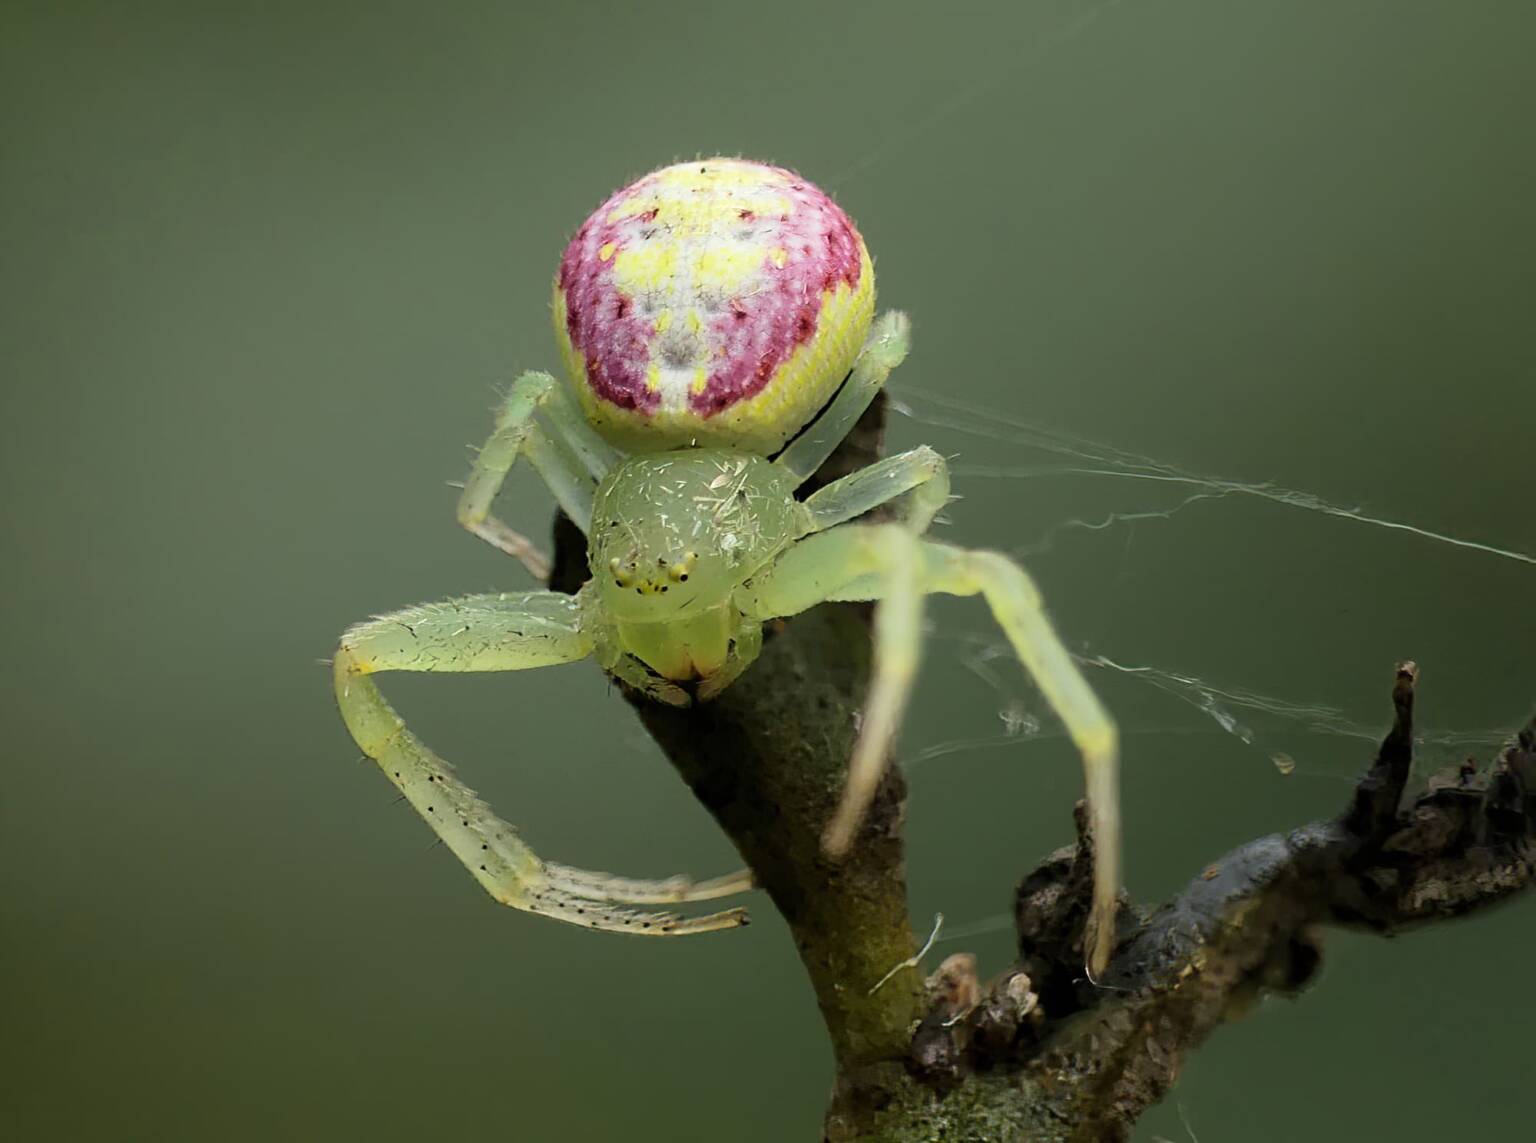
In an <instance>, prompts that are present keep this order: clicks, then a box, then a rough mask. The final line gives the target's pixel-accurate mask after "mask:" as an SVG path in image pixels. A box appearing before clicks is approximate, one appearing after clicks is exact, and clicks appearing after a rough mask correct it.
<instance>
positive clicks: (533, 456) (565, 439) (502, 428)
mask: <svg viewBox="0 0 1536 1143" xmlns="http://www.w3.org/2000/svg"><path fill="white" fill-rule="evenodd" d="M541 411H542V412H543V413H544V415H545V416H546V417H547V418H548V420H549V423H550V426H551V427H550V428H549V429H546V428H545V427H544V426H543V425H542V424H540V423H539V422H538V421H536V420H534V414H535V413H537V412H541ZM520 455H521V456H525V457H527V458H528V462H529V463H530V464H532V465H533V467H534V469H535V470H536V471H537V472H538V474H539V476H540V477H542V478H543V480H544V483H545V484H546V485H547V486H548V487H549V490H550V492H552V493H553V494H554V497H555V499H556V500H557V501H558V502H559V504H560V507H561V508H562V509H564V510H565V514H566V515H567V516H569V517H570V518H571V519H572V520H574V521H576V523H577V524H578V525H579V526H580V528H581V530H582V531H583V532H585V531H586V530H587V527H588V525H589V524H590V523H591V520H592V493H593V489H594V487H595V483H596V481H598V480H601V479H602V477H603V476H604V475H606V474H607V471H608V469H609V468H610V467H611V466H612V465H613V462H614V459H615V455H616V454H615V453H614V451H613V449H612V448H611V447H609V445H607V444H606V443H605V442H604V441H603V440H602V438H601V437H599V436H598V435H597V433H596V432H595V431H593V429H592V427H591V426H590V425H588V424H587V423H586V421H585V419H583V417H582V416H581V413H580V411H579V410H578V409H577V408H576V403H575V402H574V401H573V400H572V399H571V396H570V394H569V393H568V392H567V391H566V389H565V387H564V386H563V385H561V384H560V383H559V382H557V381H556V380H555V379H554V378H553V377H551V376H550V375H549V374H548V373H524V374H523V375H522V376H520V377H519V378H518V379H517V380H516V381H514V382H513V383H512V388H511V389H510V390H508V392H507V395H506V397H505V398H504V399H503V400H502V403H501V408H500V409H499V411H498V412H497V415H496V429H495V431H494V432H492V433H491V437H490V439H489V440H487V441H486V442H485V447H484V448H482V449H481V450H480V455H479V457H478V458H476V460H475V464H474V468H472V469H471V470H470V474H469V479H468V480H466V481H465V482H464V492H463V495H461V496H460V497H459V506H458V520H459V523H460V524H462V525H463V526H464V527H465V528H467V529H469V530H470V531H471V532H473V533H474V534H475V535H477V536H479V537H480V538H481V539H482V540H485V541H486V542H487V543H489V544H491V545H493V546H494V547H497V548H500V549H501V550H502V551H504V552H506V553H507V554H508V555H509V556H513V557H515V558H517V559H518V560H520V561H521V562H522V564H523V566H524V567H526V568H527V569H528V570H529V572H531V573H532V574H533V575H534V576H535V577H537V578H538V579H541V580H542V579H547V578H548V576H549V557H548V556H546V555H545V554H544V553H543V552H542V551H540V550H539V548H538V547H537V545H535V544H534V543H533V541H531V540H530V539H528V537H526V536H524V535H522V534H521V533H519V532H516V531H514V530H513V529H512V528H510V527H509V526H508V525H507V524H505V523H503V522H502V521H501V520H499V519H497V518H496V517H495V516H492V515H491V502H492V501H494V500H495V499H496V494H497V493H498V492H500V491H501V485H502V482H503V481H504V480H505V479H506V476H507V473H508V471H510V470H511V468H512V464H513V462H514V461H515V460H517V458H518V456H520Z"/></svg>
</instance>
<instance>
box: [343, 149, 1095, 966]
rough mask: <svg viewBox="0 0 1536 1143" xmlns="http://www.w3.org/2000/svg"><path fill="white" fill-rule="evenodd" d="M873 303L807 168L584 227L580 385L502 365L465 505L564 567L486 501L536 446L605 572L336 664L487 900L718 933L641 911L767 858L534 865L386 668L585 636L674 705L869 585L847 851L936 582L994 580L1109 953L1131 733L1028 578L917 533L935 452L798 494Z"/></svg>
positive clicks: (574, 278)
mask: <svg viewBox="0 0 1536 1143" xmlns="http://www.w3.org/2000/svg"><path fill="white" fill-rule="evenodd" d="M873 306H874V271H873V267H872V266H871V264H870V259H869V254H868V251H867V250H866V249H865V247H864V241H863V239H862V238H861V237H860V236H859V233H858V231H857V230H856V229H854V227H853V224H852V223H851V222H849V221H848V218H847V216H846V215H844V214H843V212H842V211H841V210H840V209H839V208H838V207H837V206H836V204H835V203H833V202H832V201H831V199H829V198H828V197H827V196H826V195H825V194H823V193H822V192H821V191H819V190H817V189H816V188H815V187H814V186H812V185H811V184H810V183H808V182H806V181H805V180H804V179H801V178H800V177H799V176H798V175H795V174H793V173H791V172H789V171H785V170H782V169H780V168H778V167H771V166H766V165H764V164H760V163H751V162H746V161H744V160H739V159H706V160H701V161H696V162H693V163H684V164H679V165H678V166H675V167H668V168H666V169H664V170H661V171H657V172H655V173H654V174H651V175H647V176H646V177H645V178H643V179H641V180H639V181H638V182H636V183H634V184H632V185H630V186H628V187H626V188H624V189H623V190H621V191H619V192H617V193H616V194H614V195H613V196H612V197H611V198H610V199H609V200H608V201H607V202H606V203H604V204H603V206H601V207H600V208H599V209H598V210H597V212H596V213H594V214H593V215H592V216H591V217H590V218H589V219H588V220H587V221H586V223H584V224H583V225H582V227H581V228H580V229H579V230H578V231H577V233H576V236H575V237H574V238H573V239H572V240H571V243H570V245H569V246H568V247H567V249H566V252H565V256H564V258H563V259H562V260H561V265H560V272H559V275H558V276H557V278H556V282H555V322H556V329H557V331H558V335H559V339H560V343H561V347H562V351H563V354H564V356H565V359H566V364H567V373H568V378H569V386H565V385H561V384H560V383H558V382H557V381H555V379H554V378H552V377H550V376H549V375H548V374H544V373H525V374H523V375H522V376H521V377H519V378H518V379H517V381H516V382H514V383H513V385H512V388H511V390H510V391H509V393H508V394H507V397H506V399H505V400H504V401H503V403H502V406H501V409H500V412H499V414H498V416H497V421H496V431H495V432H494V433H493V434H492V435H491V438H490V440H488V441H487V442H486V445H485V448H484V449H482V450H481V453H480V457H479V459H478V461H477V462H476V464H475V467H474V470H473V471H472V472H471V474H470V478H469V480H468V481H467V482H466V484H465V488H464V494H463V496H462V497H461V499H460V501H459V520H460V522H461V523H462V524H463V525H464V526H465V527H467V528H468V529H469V530H470V531H472V532H474V533H475V534H476V535H478V536H480V537H482V538H484V539H486V540H488V541H489V542H491V543H492V544H494V545H496V546H497V547H499V548H501V549H502V550H503V551H505V552H507V553H509V554H511V555H513V556H516V557H517V558H518V559H520V560H521V561H522V562H523V563H524V564H525V565H526V566H527V567H528V568H529V570H530V571H532V572H533V574H534V575H535V576H538V577H539V578H543V577H544V576H545V575H547V572H548V561H547V560H546V559H545V558H544V557H543V555H542V554H541V553H539V552H538V550H537V549H536V548H535V547H534V545H532V544H531V543H530V542H529V541H528V540H527V539H526V538H524V537H522V536H520V535H518V534H517V533H516V532H514V531H513V530H512V529H511V528H509V527H507V525H505V524H504V523H502V522H501V521H500V520H498V519H497V518H496V517H495V516H493V515H491V511H490V509H491V503H492V501H493V500H494V498H495V496H496V493H497V491H498V490H499V489H500V487H501V483H502V480H503V478H504V477H505V476H506V474H507V472H508V470H509V469H510V468H511V467H512V464H513V462H514V461H515V460H516V459H517V458H518V457H519V456H521V457H524V458H525V459H527V460H528V461H529V463H531V464H532V465H533V467H534V468H535V469H536V470H537V471H538V473H539V475H540V476H541V477H542V478H543V479H544V481H545V483H546V484H547V485H548V486H549V488H550V491H551V492H552V493H553V494H554V496H555V499H556V501H557V502H558V503H559V505H560V507H561V508H562V509H564V511H565V512H566V514H567V515H568V516H570V518H571V519H572V520H573V521H575V522H576V524H577V525H579V526H580V527H581V528H582V530H583V531H584V532H585V533H586V534H587V537H588V543H589V561H590V566H591V568H592V576H593V578H592V579H591V581H589V582H588V583H587V584H586V585H585V586H584V587H583V588H582V590H581V591H580V593H578V595H577V596H575V597H574V598H573V597H570V596H565V595H559V594H556V593H553V592H548V591H521V592H501V593H495V594H491V595H478V596H468V597H465V598H461V599H456V600H450V601H448V602H445V603H437V604H427V605H423V606H420V607H413V608H407V609H406V610H404V611H400V612H396V613H394V614H391V615H385V616H381V617H380V618H378V619H374V620H371V621H370V622H367V623H363V624H359V625H358V626H356V627H353V628H351V629H350V630H349V631H347V632H346V634H345V635H343V636H342V641H341V647H340V649H339V650H338V651H337V654H336V660H335V679H336V692H337V696H338V700H339V702H340V705H341V711H342V715H343V717H344V718H345V720H346V722H347V726H348V728H349V729H350V730H351V732H352V735H353V737H354V738H355V739H356V740H357V742H358V743H359V745H361V746H362V748H363V751H364V752H365V753H366V754H367V755H368V756H369V757H371V758H373V759H375V760H377V761H378V763H379V765H380V766H381V767H382V768H383V770H384V771H385V773H386V774H388V775H389V777H390V778H391V780H392V781H393V782H394V783H395V784H396V786H398V787H399V789H400V790H401V792H402V793H403V794H404V795H405V797H406V798H407V799H409V800H410V802H411V804H412V805H413V806H414V807H415V808H416V809H417V811H418V812H420V813H421V815H422V816H423V817H424V818H426V819H427V820H428V821H429V822H430V823H431V824H432V826H433V828H434V829H436V830H437V832H438V834H439V836H440V837H441V838H442V839H443V840H444V841H445V842H446V843H447V844H448V846H449V847H450V848H451V849H452V850H453V852H454V853H455V854H456V855H457V856H458V857H459V859H460V860H461V861H462V862H463V863H464V864H465V866H466V867H467V868H468V869H469V870H470V872H471V873H472V874H474V876H475V877H476V878H477V879H478V880H479V881H480V883H481V884H482V885H483V886H484V887H485V888H486V890H487V891H488V892H490V893H491V895H492V896H493V897H495V898H496V899H497V900H498V901H501V902H503V903H505V904H508V905H513V906H516V907H517V908H521V909H527V910H529V911H531V912H535V913H542V914H545V915H547V916H552V917H556V918H558V919H560V920H565V921H570V922H572V923H575V924H581V925H586V926H589V927H591V928H597V929H607V930H613V931H623V932H644V933H653V934H663V933H684V932H702V931H707V930H710V929H719V928H728V927H732V926H735V925H738V924H741V923H743V922H744V921H745V919H746V915H745V912H744V910H741V909H731V910H727V911H725V912H721V913H713V914H708V915H705V916H695V917H682V916H679V915H677V914H675V913H641V912H635V911H633V910H631V909H628V908H626V907H625V906H628V905H634V904H645V903H656V902H679V901H698V900H705V899H709V898H713V897H719V896H723V895H725V894H728V893H734V892H738V891H740V890H743V889H746V888H749V887H750V886H751V875H750V874H749V873H748V872H746V871H743V872H741V873H738V874H734V875H731V876H728V877H723V878H718V879H716V880H714V881H707V882H693V881H690V880H689V879H687V878H681V877H674V878H670V879H666V880H660V881H647V880H633V879H629V878H620V877H613V876H610V875H608V874H599V873H588V872H585V871H583V870H579V869H572V868H570V867H568V866H562V865H556V864H554V863H552V862H546V861H543V860H541V859H540V858H539V857H538V856H537V855H535V854H534V853H533V851H532V850H530V849H529V848H528V847H527V846H526V845H525V844H523V842H522V841H521V840H520V839H519V838H518V837H517V835H516V834H515V833H514V832H513V830H512V828H511V827H510V826H509V825H507V824H506V823H505V822H503V821H501V820H500V819H499V818H497V817H496V816H495V815H494V814H493V813H491V811H490V810H489V808H488V807H487V806H485V804H484V803H482V802H481V801H479V799H478V798H476V797H475V795H474V793H473V791H471V790H469V789H468V788H467V787H465V786H464V785H463V784H462V783H460V782H459V781H458V779H457V778H456V777H454V774H453V771H452V769H451V768H450V767H449V766H448V765H447V764H446V763H445V762H443V760H442V759H440V758H438V757H437V756H436V755H435V754H433V753H432V752H431V751H430V750H429V749H428V748H427V747H426V746H425V745H424V744H423V743H422V742H421V741H420V740H419V739H417V738H416V737H415V735H414V734H412V733H411V731H410V730H409V729H408V728H407V727H406V726H405V724H404V723H403V722H402V721H401V720H400V717H399V716H398V715H397V714H396V713H395V712H394V710H393V708H391V707H390V706H389V704H388V703H387V702H386V701H385V700H384V698H383V696H382V695H381V694H380V692H379V690H378V688H377V687H376V686H375V685H374V683H373V680H372V679H371V678H370V677H369V676H370V675H372V674H373V673H375V672H378V671H387V670H406V671H502V670H517V669H521V668H526V667H536V666H544V665H546V664H550V663H559V662H569V661H571V660H573V659H580V658H585V657H587V656H592V657H594V658H596V659H597V660H598V662H599V663H601V664H602V666H603V668H604V669H605V670H606V671H607V672H608V673H609V674H610V675H612V676H613V677H614V678H616V679H618V680H620V681H621V682H623V683H624V684H626V685H628V686H630V687H633V688H634V689H636V690H638V691H641V692H643V693H644V694H646V695H648V696H650V697H652V698H654V699H657V700H659V701H662V702H669V703H675V704H678V705H685V704H687V703H689V702H691V701H693V700H694V699H698V700H707V699H709V698H711V697H712V696H714V695H715V694H718V693H719V692H720V691H721V690H722V689H723V688H725V687H727V686H729V685H731V684H732V683H733V682H734V681H735V680H737V679H738V678H739V677H740V676H741V675H742V673H743V672H745V671H746V670H747V669H748V668H749V667H750V666H751V664H752V662H753V660H754V659H756V657H757V654H758V651H759V649H760V647H761V640H762V626H763V624H764V622H766V621H768V620H770V619H774V618H778V617H782V616H790V615H795V614H797V613H798V612H801V611H804V610H805V609H806V608H808V607H812V606H814V605H815V604H817V603H820V602H823V601H825V600H838V599H844V600H846V599H872V600H878V601H879V605H878V607H877V608H876V618H875V624H874V641H875V647H874V650H875V654H874V674H873V678H872V680H871V685H870V692H869V699H868V702H867V704H866V707H865V711H864V719H863V723H862V728H861V731H860V736H859V741H858V745H857V747H856V748H855V751H854V755H853V758H852V759H851V760H850V762H849V775H848V783H847V788H846V790H845V792H844V796H843V801H842V804H841V806H840V807H839V809H838V811H837V813H836V815H835V816H834V817H833V819H832V821H831V822H830V823H829V824H828V826H827V831H826V836H825V842H826V846H827V848H828V850H829V851H830V852H832V853H833V854H837V853H841V852H842V851H844V850H846V848H847V847H848V846H849V845H850V844H851V843H852V841H853V837H854V833H855V831H856V829H857V827H858V825H859V823H860V821H861V820H862V818H863V814H864V811H865V810H866V808H867V807H868V805H869V802H870V799H871V798H872V797H873V796H874V791H875V787H876V785H877V784H878V782H879V778H880V775H881V773H882V772H883V769H884V767H885V765H886V759H887V756H888V753H889V750H890V747H891V744H892V741H893V739H894V737H895V734H896V731H897V729H898V727H899V725H900V721H901V712H902V710H903V708H904V706H905V703H906V699H907V695H908V692H909V690H910V687H911V682H912V678H913V676H914V674H915V671H916V667H917V661H918V657H919V652H920V650H921V634H922V623H921V615H922V601H923V597H924V596H925V595H927V594H931V593H935V592H942V593H948V594H952V595H981V596H983V597H984V598H985V599H986V601H987V603H988V605H989V606H990V607H991V610H992V613H993V615H994V617H995V618H996V619H997V621H998V624H999V625H1000V626H1001V627H1002V629H1003V631H1004V633H1005V634H1006V635H1007V637H1008V639H1009V642H1010V643H1011V644H1012V645H1013V647H1014V649H1015V650H1016V651H1017V653H1018V655H1019V657H1020V659H1021V660H1022V661H1023V663H1024V665H1025V666H1026V667H1027V668H1028V670H1029V671H1030V673H1031V674H1032V675H1033V676H1034V678H1035V680H1036V682H1037V683H1038V684H1039V685H1040V688H1041V690H1042V691H1043V692H1044V693H1045V695H1046V697H1047V699H1048V700H1049V701H1050V703H1051V704H1052V706H1054V707H1055V709H1056V711H1057V712H1058V713H1059V714H1060V715H1061V717H1062V720H1063V721H1064V722H1065V724H1066V726H1067V729H1068V731H1069V733H1070V734H1071V736H1072V738H1073V740H1074V741H1075V742H1076V743H1077V745H1078V748H1079V749H1080V750H1081V752H1082V754H1083V759H1084V765H1085V770H1086V773H1087V777H1088V797H1089V804H1090V807H1091V809H1092V814H1093V819H1094V825H1095V832H1096V839H1097V842H1098V845H1097V851H1096V852H1097V867H1096V871H1095V883H1094V915H1093V918H1092V921H1091V924H1090V932H1091V934H1092V937H1091V940H1090V948H1089V949H1088V950H1086V952H1087V956H1088V960H1089V964H1090V968H1091V969H1095V970H1096V969H1098V968H1100V967H1102V966H1103V964H1105V963H1106V961H1107V959H1108V955H1109V952H1110V942H1111V931H1112V924H1111V921H1112V918H1113V911H1114V903H1115V896H1116V892H1117V887H1118V860H1119V823H1118V816H1117V814H1118V810H1117V790H1116V773H1117V769H1116V768H1117V760H1116V751H1117V747H1116V735H1115V729H1114V724H1113V723H1112V722H1111V721H1110V719H1109V717H1108V715H1107V714H1106V713H1105V712H1104V710H1103V708H1102V707H1101V706H1100V704H1099V702H1098V700H1097V699H1096V698H1095V697H1094V694H1093V692H1092V690H1091V689H1090V688H1089V687H1088V685H1087V684H1086V683H1085V682H1084V681H1083V679H1082V677H1081V675H1080V674H1079V673H1078V671H1077V668H1076V665H1075V664H1074V662H1073V660H1072V657H1071V655H1070V654H1068V653H1067V651H1066V650H1065V649H1064V648H1063V647H1062V645H1061V643H1060V641H1059V640H1058V639H1057V637H1056V634H1055V632H1054V631H1053V630H1052V628H1051V625H1050V623H1049V621H1048V620H1047V619H1046V616H1045V613H1044V611H1043V610H1042V608H1041V603H1040V597H1039V594H1038V592H1037V591H1036V590H1035V588H1034V585H1033V584H1032V583H1031V582H1030V580H1029V577H1028V576H1027V575H1026V574H1025V573H1024V571H1023V570H1022V569H1021V568H1019V567H1018V566H1017V565H1016V564H1014V563H1013V562H1012V561H1011V560H1009V559H1007V558H1006V557H1004V556H1001V555H998V554H996V553H993V552H980V551H969V550H966V549H964V548H957V547H953V546H951V545H948V544H940V543H935V542H933V541H931V540H928V539H925V538H924V533H925V532H926V531H927V529H928V527H929V525H930V524H932V522H933V519H934V516H935V514H936V513H937V512H938V510H939V508H940V507H942V506H943V504H944V503H945V501H946V500H947V499H948V497H949V477H948V473H947V471H946V469H945V465H944V462H943V460H942V458H940V457H939V456H938V454H937V453H935V452H933V450H931V449H928V448H916V449H913V450H911V451H910V452H905V453H902V454H900V455H898V456H893V457H888V458H886V459H884V460H881V461H877V462H876V463H875V464H872V465H870V466H869V467H867V468H864V469H861V470H860V471H858V472H855V473H853V474H851V475H849V476H846V477H844V478H843V479H841V480H838V481H835V482H834V483H832V484H829V485H827V486H826V487H824V488H821V489H820V490H818V491H816V492H815V493H813V494H811V495H810V496H807V497H805V498H804V499H803V500H802V499H799V498H798V495H797V490H798V489H799V488H800V487H801V486H802V485H803V484H804V483H805V482H806V480H807V479H808V478H809V477H810V476H811V474H812V473H814V472H815V471H816V470H817V469H818V468H819V467H820V466H821V464H822V462H823V461H824V460H826V458H827V457H828V456H829V455H830V454H831V452H832V451H833V449H835V448H836V446H837V444H838V442H839V441H841V439H842V438H843V436H844V435H845V434H846V433H847V432H848V430H849V429H850V428H851V427H852V426H853V424H854V422H855V421H857V420H858V418H859V416H860V414H861V413H863V411H864V410H865V409H866V408H867V407H868V405H869V402H870V401H871V400H872V399H873V398H874V395H875V394H876V392H878V390H879V389H880V386H881V385H883V384H884V383H885V379H886V377H887V376H889V374H890V372H891V370H892V369H893V368H895V366H896V365H898V364H899V363H900V362H901V360H902V359H903V358H904V357H905V356H906V352H907V341H908V331H907V323H906V319H905V318H904V317H903V316H902V315H900V314H888V315H887V316H885V317H884V318H881V319H879V320H878V321H874V322H873V323H872V322H871V313H872V311H873ZM620 448H623V449H625V450H627V451H628V453H629V454H630V455H627V456H626V455H624V454H623V453H621V452H619V451H618V450H619V449H620ZM770 458H771V459H770ZM881 505H893V506H894V507H895V508H896V522H894V523H880V524H876V523H861V522H858V519H857V518H858V517H861V516H863V515H864V514H865V513H867V512H869V511H870V510H871V509H873V508H876V507H879V506H881ZM685 685H686V686H685ZM726 764H728V763H726Z"/></svg>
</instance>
